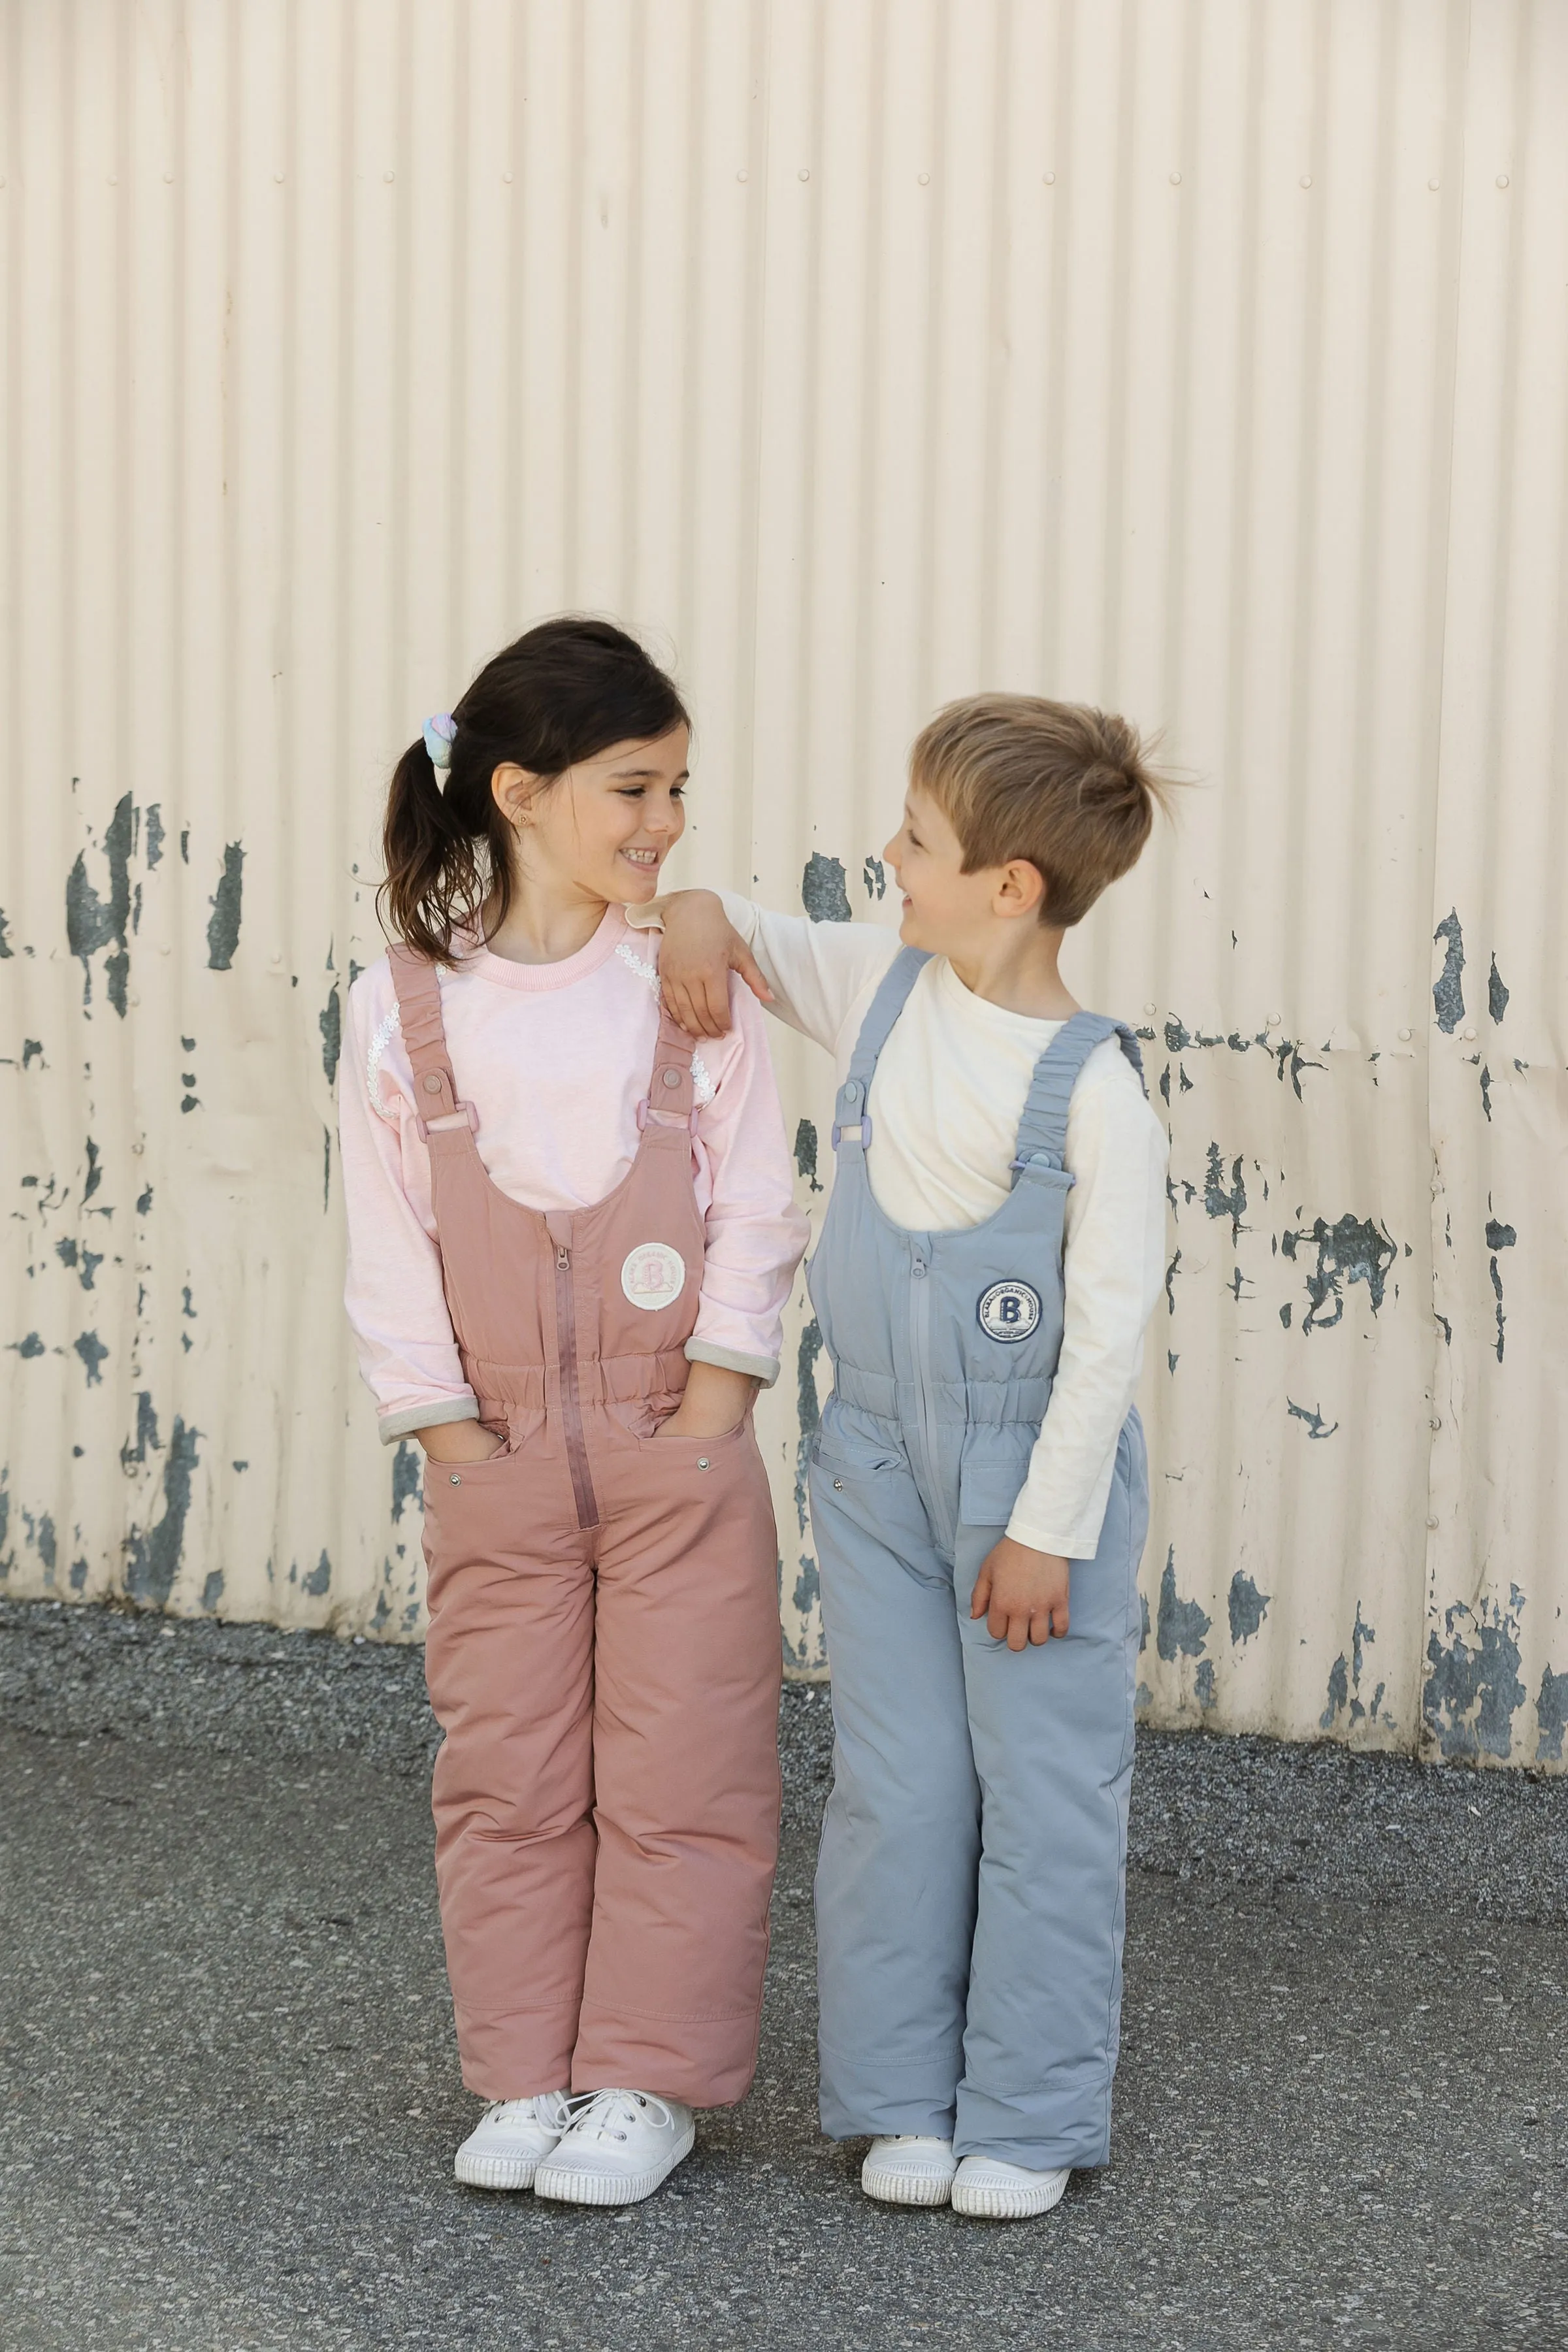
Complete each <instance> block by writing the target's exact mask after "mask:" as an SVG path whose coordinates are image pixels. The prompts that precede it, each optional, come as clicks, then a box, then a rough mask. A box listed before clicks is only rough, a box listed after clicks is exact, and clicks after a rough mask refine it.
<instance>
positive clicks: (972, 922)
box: [882, 784, 1044, 960]
mask: <svg viewBox="0 0 1568 2352" xmlns="http://www.w3.org/2000/svg"><path fill="white" fill-rule="evenodd" d="M882 856H883V858H884V860H885V862H886V863H887V864H888V865H889V866H891V867H892V869H893V875H894V878H895V879H896V880H897V882H898V885H899V887H900V890H901V891H902V892H903V898H904V919H903V921H902V922H901V923H900V925H899V937H900V939H901V940H903V942H904V944H905V946H906V947H911V948H924V949H925V950H927V952H928V953H929V954H931V955H944V956H947V957H950V958H952V957H957V958H959V959H960V960H963V959H966V958H967V957H970V956H973V954H975V953H977V952H979V951H980V950H984V948H985V947H987V946H989V945H992V944H994V941H995V940H996V938H997V926H998V925H999V924H1002V923H1010V922H1013V923H1016V921H1017V920H1018V919H1020V918H1024V919H1026V920H1027V921H1028V922H1029V923H1030V924H1031V925H1033V924H1034V923H1035V922H1036V921H1037V919H1038V915H1039V908H1040V900H1041V898H1043V896H1044V885H1043V883H1042V882H1041V880H1040V877H1039V874H1038V872H1037V869H1036V868H1035V867H1034V866H1030V865H1028V864H1027V863H1026V861H1025V860H1024V859H1023V858H1014V859H1013V860H1012V861H1011V863H1010V864H1008V865H1006V866H982V867H981V868H980V869H979V871H978V872H976V873H973V874H965V873H964V871H963V844H962V843H961V842H960V840H959V838H958V835H957V834H956V833H954V831H953V829H952V824H950V822H949V820H948V818H947V816H946V815H945V814H944V813H943V811H942V808H941V807H940V806H939V805H938V803H936V802H935V801H934V800H932V798H931V794H930V793H926V792H922V791H921V787H920V786H919V784H911V785H910V789H909V791H908V793H906V794H905V796H904V821H903V823H902V824H901V825H900V827H899V829H898V831H897V833H896V834H895V835H893V838H892V839H891V841H889V844H888V845H887V847H886V848H885V849H884V850H883V852H882Z"/></svg>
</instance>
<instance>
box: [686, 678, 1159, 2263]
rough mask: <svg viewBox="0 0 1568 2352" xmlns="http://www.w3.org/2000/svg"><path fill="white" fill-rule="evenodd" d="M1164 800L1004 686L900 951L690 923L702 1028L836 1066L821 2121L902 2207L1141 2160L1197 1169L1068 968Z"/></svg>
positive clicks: (914, 837)
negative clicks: (1164, 1348) (1166, 1388)
mask: <svg viewBox="0 0 1568 2352" xmlns="http://www.w3.org/2000/svg"><path fill="white" fill-rule="evenodd" d="M1165 801H1166V787H1165V784H1164V782H1163V779H1161V778H1160V777H1158V776H1156V775H1155V774H1153V773H1152V772H1151V770H1150V769H1149V768H1148V766H1147V765H1146V764H1145V761H1144V759H1143V756H1142V750H1141V747H1140V744H1139V740H1138V738H1137V736H1136V734H1135V733H1134V731H1133V730H1132V729H1131V727H1130V726H1129V725H1128V724H1127V723H1126V721H1125V720H1122V719H1116V718H1110V717H1107V716H1105V715H1104V714H1102V713H1100V712H1098V711H1093V710H1089V709H1080V708H1078V707H1076V706H1073V705H1070V704H1063V703H1055V702H1046V701H1041V700H1038V699H1036V698H1031V697H1026V696H1020V695H1001V694H992V695H982V696H977V697H973V698H970V699H968V700H965V701H963V702H957V703H953V704H952V705H951V706H950V707H949V708H948V709H945V710H942V711H941V712H939V714H938V715H937V717H936V718H935V719H933V720H932V721H931V724H930V725H929V726H928V727H927V728H926V729H925V730H924V731H923V732H922V733H921V736H920V737H919V739H918V740H917V741H916V743H915V746H914V751H913V754H912V757H911V761H910V789H909V795H908V798H907V800H906V802H905V805H904V821H903V824H902V825H901V826H900V831H899V833H898V835H896V837H895V838H894V839H893V840H892V841H891V842H890V843H889V845H888V847H887V850H886V852H885V853H884V854H885V856H886V859H887V862H888V864H889V866H891V867H892V869H893V872H894V874H895V876H896V877H897V879H898V883H899V886H900V889H901V891H902V893H903V920H902V922H901V924H900V931H899V937H898V939H897V940H895V939H893V938H892V937H891V936H890V934H889V932H888V931H886V930H884V929H880V928H878V927H875V926H871V925H862V924H828V923H822V924H817V923H813V922H809V921H807V920H805V919H804V918H793V919H792V918H784V917H779V916H776V915H772V914H769V913H767V912H766V911H764V910H763V909H762V908H757V907H754V906H752V904H750V902H749V901H746V900H744V899H739V898H729V897H726V898H723V900H722V901H720V900H719V899H717V898H715V897H714V896H713V895H712V894H710V893H708V892H702V891H693V892H682V893H680V894H679V895H678V896H676V897H674V898H671V899H669V900H668V901H665V902H663V904H662V907H661V908H660V910H659V911H660V913H661V914H662V919H663V922H664V926H665V939H664V944H663V948H662V950H661V955H660V968H661V971H662V974H663V981H664V989H665V994H666V999H667V1003H668V1006H669V1010H670V1011H671V1013H673V1014H674V1016H675V1018H676V1019H677V1020H678V1021H679V1022H680V1024H682V1026H683V1027H685V1028H687V1029H688V1030H690V1031H693V1032H696V1033H698V1034H706V1035H714V1034H718V1033H719V1032H720V1031H721V1030H722V1029H723V1028H724V1027H726V1026H727V1025H728V1006H727V998H726V993H725V991H726V984H727V979H728V970H729V968H730V967H731V966H733V967H735V968H736V969H738V970H740V971H742V973H744V975H745V976H746V978H747V979H748V980H749V982H751V984H752V987H753V988H754V989H755V990H756V992H757V993H758V994H759V995H762V996H763V998H764V1001H767V998H768V995H769V993H770V992H771V997H772V1001H773V1009H774V1010H775V1011H776V1012H777V1013H778V1014H779V1015H780V1017H781V1018H782V1019H784V1020H785V1021H787V1022H789V1023H790V1024H792V1025H793V1026H795V1027H796V1028H798V1029H801V1030H803V1031H804V1032H805V1034H807V1035H808V1036H811V1037H815V1038H816V1040H817V1042H818V1043H819V1044H821V1045H826V1047H828V1048H829V1050H830V1051H832V1052H833V1053H834V1054H835V1055H837V1061H838V1072H839V1080H840V1084H839V1091H838V1097H837V1111H836V1120H837V1124H836V1125H835V1128H834V1144H835V1147H836V1153H837V1161H838V1166H837V1181H836V1184H835V1187H834V1192H833V1195H832V1199H831V1201H830V1203H829V1207H828V1213H827V1217H826V1224H825V1227H824V1231H823V1235H822V1240H821V1244H820V1245H819V1247H818V1249H817V1252H816V1257H815V1259H814V1260H813V1262H812V1265H811V1269H810V1288H811V1297H812V1302H813V1305H814V1307H815V1308H816V1314H817V1318H818V1320H819V1322H820V1324H821V1327H822V1331H823V1336H824V1339H825V1340H826V1345H827V1349H828V1351H829V1354H830V1356H831V1358H832V1361H833V1365H834V1371H835V1385H834V1391H833V1394H832V1396H831V1398H830V1399H829V1401H828V1403H827V1405H826V1409H825V1411H824V1413H823V1416H822V1423H821V1427H820V1430H819V1431H818V1433H817V1435H816V1441H815V1444H814V1445H813V1449H812V1455H813V1458H812V1463H811V1467H810V1494H811V1513H812V1525H813V1528H814V1531H815V1535H816V1546H817V1552H818V1558H819V1561H820V1565H821V1571H822V1591H823V1615H824V1622H825V1626H826V1636H827V1646H828V1654H829V1659H830V1662H831V1665H832V1673H833V1685H832V1689H833V1713H834V1728H835V1753H834V1784H833V1793H832V1796H831V1798H830V1800H829V1802H828V1807H827V1814H826V1822H825V1824H824V1829H823V1841H822V1853H821V1859H820V1862H819V1865H818V1870H817V1880H816V1900H817V1918H818V1935H819V1947H820V1958H819V1982H820V1994H821V2066H822V2087H821V2107H822V2121H823V2128H824V2129H825V2130H826V2132H827V2133H828V2134H829V2135H830V2136H831V2137H835V2138H847V2137H855V2136H858V2135H860V2134H870V2135H872V2136H873V2137H872V2146H871V2149H870V2153H869V2154H868V2157H867V2158H866V2161H865V2165H864V2168H863V2170H862V2174H861V2180H862V2185H863V2187H864V2188H865V2189H867V2191H868V2193H869V2194H870V2195H871V2196H873V2197H877V2198H880V2199H882V2200H885V2201H887V2202H889V2203H892V2204H901V2205H941V2204H944V2203H946V2202H947V2201H949V2200H950V2199H951V2201H952V2204H953V2206H954V2207H955V2208H956V2209H957V2210H960V2211H962V2212H964V2213H969V2214H977V2215H984V2216H989V2217H991V2218H993V2219H996V2220H1016V2219H1022V2218H1024V2217H1025V2216H1026V2215H1030V2214H1036V2213H1043V2212H1045V2211H1047V2210H1048V2209H1049V2208H1050V2207H1051V2206H1053V2205H1055V2204H1056V2203H1057V2201H1058V2199H1059V2198H1060V2196H1061V2194H1062V2192H1063V2190H1064V2189H1065V2188H1066V2185H1067V2181H1068V2173H1069V2171H1070V2170H1071V2168H1073V2167H1075V2166H1090V2165H1102V2164H1104V2163H1105V2162H1107V2160H1108V2158H1109V2153H1110V2081H1111V2075H1112V2074H1113V2072H1114V2068H1115V2063H1116V2052H1117V2040H1118V2027H1119V2021H1120V2011H1121V1939H1122V1922H1123V1915H1124V1895H1125V1871H1126V1830H1127V1799H1128V1790H1129V1786H1130V1782H1131V1766H1132V1744H1133V1727H1132V1692H1133V1678H1134V1668H1135V1663H1136V1657H1137V1649H1138V1637H1139V1622H1140V1614H1139V1607H1138V1595H1137V1584H1136V1579H1137V1570H1138V1562H1139V1557H1140V1554H1141V1552H1142V1547H1143V1538H1144V1534H1145V1531H1146V1528H1147V1522H1148V1473H1147V1465H1146V1459H1145V1454H1144V1449H1143V1436H1142V1426H1141V1423H1140V1422H1139V1418H1138V1415H1137V1412H1135V1411H1134V1410H1133V1409H1132V1398H1133V1393H1134V1390H1135V1387H1136V1383H1137V1380H1138V1373H1139V1369H1140V1363H1141V1360H1142V1334H1143V1329H1144V1326H1145V1324H1146V1323H1147V1321H1148V1318H1149V1316H1150V1313H1151V1312H1152V1307H1153V1305H1154V1302H1155V1299H1156V1298H1157V1297H1158V1295H1159V1290H1160V1285H1161V1281H1162V1277H1163V1263H1164V1174H1165V1139H1164V1135H1163V1130H1162V1129H1161V1127H1160V1124H1159V1122H1158V1120H1157V1119H1156V1118H1155V1117H1154V1116H1153V1114H1152V1111H1151V1109H1150V1108H1149V1105H1148V1102H1147V1100H1146V1098H1145V1095H1144V1090H1143V1087H1142V1065H1141V1062H1140V1058H1139V1054H1138V1048H1137V1046H1136V1045H1135V1044H1134V1042H1133V1040H1132V1037H1131V1033H1130V1032H1129V1031H1128V1030H1126V1029H1125V1028H1121V1027H1119V1026H1118V1024H1114V1023H1112V1022H1110V1021H1109V1020H1105V1019H1102V1018H1100V1017H1099V1016H1097V1015H1094V1014H1090V1013H1082V1012H1080V1011H1079V1007H1078V1006H1077V1005H1076V1004H1075V1003H1074V1001H1073V999H1072V997H1071V996H1070V995H1069V994H1068V991H1067V989H1066V987H1065V986H1064V985H1063V982H1062V980H1061V977H1060V974H1059V972H1058V950H1059V949H1060V946H1061V942H1062V939H1063V935H1064V933H1065V932H1066V930H1067V929H1068V928H1069V927H1070V926H1071V925H1072V924H1074V923H1076V922H1078V921H1079V919H1081V918H1082V916H1083V915H1084V914H1085V913H1086V912H1087V911H1088V909H1089V907H1090V906H1091V905H1092V904H1093V902H1094V900H1095V899H1096V898H1098V897H1099V895H1100V891H1101V890H1102V889H1103V888H1104V887H1105V886H1106V885H1107V884H1108V883H1109V882H1110V881H1112V880H1114V879H1115V878H1116V877H1118V876H1119V875H1121V874H1123V873H1125V872H1126V871H1127V870H1128V868H1129V867H1130V866H1131V865H1132V864H1133V863H1134V862H1135V860H1136V859H1137V857H1138V855H1139V853H1140V851H1141V850H1142V846H1143V844H1144V842H1145V841H1146V840H1147V838H1148V835H1149V831H1150V827H1151V824H1152V816H1153V811H1154V809H1155V807H1156V806H1157V805H1163V804H1164V803H1165ZM731 927H732V928H731ZM900 941H901V942H902V943H903V944H902V946H901V947H900Z"/></svg>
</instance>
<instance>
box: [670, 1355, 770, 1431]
mask: <svg viewBox="0 0 1568 2352" xmlns="http://www.w3.org/2000/svg"><path fill="white" fill-rule="evenodd" d="M756 1390H757V1383H756V1381H754V1380H752V1377H751V1375H750V1374H749V1373H747V1372H731V1371H730V1370H727V1369H726V1367H725V1366H724V1365H722V1364H693V1365H692V1367H691V1370H690V1372H689V1375H688V1378H687V1382H686V1394H685V1395H684V1396H683V1397H682V1398H681V1400H680V1402H679V1404H678V1405H677V1406H676V1408H675V1411H674V1412H672V1413H671V1414H670V1416H669V1419H668V1421H667V1422H664V1423H661V1425H660V1427H659V1428H658V1430H657V1431H656V1433H655V1442H656V1443H657V1442H658V1438H660V1437H728V1436H729V1434H730V1433H731V1430H735V1429H739V1428H740V1426H741V1423H742V1421H744V1419H745V1417H746V1408H747V1406H748V1405H749V1404H750V1403H751V1402H752V1397H753V1396H754V1395H755V1394H756Z"/></svg>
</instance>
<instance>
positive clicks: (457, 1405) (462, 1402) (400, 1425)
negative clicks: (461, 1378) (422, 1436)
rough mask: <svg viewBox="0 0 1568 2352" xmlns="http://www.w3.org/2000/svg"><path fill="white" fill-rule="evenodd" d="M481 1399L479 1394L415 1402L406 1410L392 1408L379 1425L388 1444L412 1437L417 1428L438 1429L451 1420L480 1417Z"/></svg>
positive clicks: (382, 1439)
mask: <svg viewBox="0 0 1568 2352" xmlns="http://www.w3.org/2000/svg"><path fill="white" fill-rule="evenodd" d="M478 1419H479V1399H478V1397H476V1396H466V1397H448V1398H447V1401H446V1402H445V1403H444V1404H411V1405H410V1406H409V1407H408V1409H407V1410H406V1412H389V1413H387V1414H386V1415H385V1416H384V1418H383V1419H382V1420H381V1421H380V1422H378V1423H377V1424H376V1426H377V1428H378V1429H379V1430H380V1432H381V1442H382V1444H384V1445H395V1444H396V1443H397V1441H398V1439H399V1438H400V1437H410V1436H412V1434H413V1433H414V1432H415V1430H416V1429H438V1428H439V1427H440V1425H441V1423H443V1422H447V1421H478Z"/></svg>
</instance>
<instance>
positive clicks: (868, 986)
mask: <svg viewBox="0 0 1568 2352" xmlns="http://www.w3.org/2000/svg"><path fill="white" fill-rule="evenodd" d="M699 896H703V897H706V898H709V899H712V898H717V899H718V901H719V904H720V905H721V907H722V908H723V912H724V916H725V918H726V919H727V921H728V922H729V923H730V925H731V928H732V929H733V930H734V931H735V932H736V933H737V934H738V936H739V938H740V939H741V940H742V942H743V943H744V945H745V946H746V947H748V948H749V949H750V950H751V952H752V956H753V957H754V958H755V960H756V963H757V966H758V968H759V970H760V971H761V972H762V975H763V980H764V981H765V982H766V983H767V986H768V988H769V990H770V991H771V992H772V998H773V1002H772V1003H771V1004H770V1005H769V1007H768V1010H769V1011H770V1012H771V1013H776V1014H777V1016H778V1018H779V1019H780V1020H781V1021H783V1022H784V1024H786V1025H787V1026H788V1027H789V1028H791V1029H796V1030H798V1031H799V1032H800V1034H802V1036H805V1037H810V1038H811V1039H812V1040H813V1041H814V1042H815V1043H816V1045H821V1046H824V1047H825V1048H826V1051H827V1052H828V1053H830V1054H841V1053H842V1052H844V1051H845V1050H847V1045H848V1044H852V1043H853V1036H852V1035H851V1036H850V1037H849V1039H848V1040H846V1037H845V1032H846V1030H847V1029H848V1028H850V1026H851V1024H853V1029H854V1030H855V1031H858V1028H859V1025H860V1021H861V1020H862V1018H863V1017H864V1014H865V1009H866V1006H867V1004H868V1003H869V1001H870V998H871V996H872V995H873V994H874V993H875V992H876V989H877V986H878V984H879V982H880V980H881V978H882V975H883V974H884V972H885V971H887V969H888V967H889V964H890V963H891V962H892V961H893V958H894V957H895V956H896V955H897V954H898V952H899V936H898V933H897V932H896V931H894V930H890V929H885V928H884V927H883V926H882V925H881V924H879V923H816V922H813V921H812V919H810V917H809V916H807V915H780V914H775V913H774V912H773V908H769V907H760V906H758V904H757V903H756V901H755V900H754V899H752V898H742V896H741V895H740V893H739V892H737V891H732V890H722V891H718V892H712V893H701V894H700V893H697V892H684V891H682V892H676V893H672V894H671V897H670V898H661V899H657V900H655V901H654V903H653V906H652V907H651V908H645V909H642V910H640V911H641V913H642V915H643V919H644V922H645V923H646V922H647V919H648V918H649V916H652V917H653V918H654V919H655V920H657V921H661V922H662V923H663V926H664V929H665V935H666V941H665V949H664V952H663V954H662V955H661V958H660V961H661V965H667V964H668V963H670V962H673V961H674V959H675V955H676V952H677V950H678V946H679V922H678V919H677V920H675V921H672V920H671V919H670V910H671V908H672V905H673V904H674V902H676V901H678V900H679V898H693V899H695V898H697V897H699ZM676 915H677V918H678V917H679V908H678V907H677V908H676ZM672 933H673V934H675V936H674V937H672V936H671V935H672ZM681 971H682V975H683V977H684V975H685V965H684V963H682V966H681Z"/></svg>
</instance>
